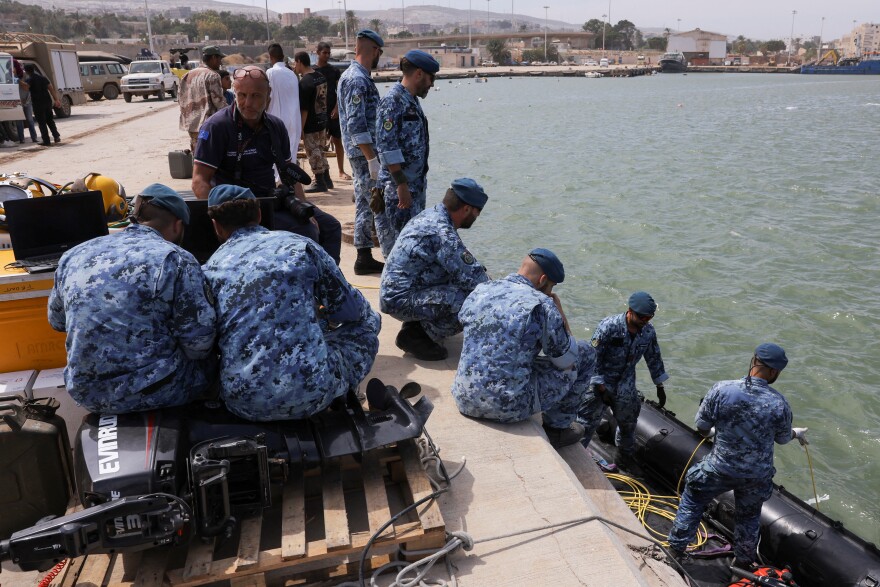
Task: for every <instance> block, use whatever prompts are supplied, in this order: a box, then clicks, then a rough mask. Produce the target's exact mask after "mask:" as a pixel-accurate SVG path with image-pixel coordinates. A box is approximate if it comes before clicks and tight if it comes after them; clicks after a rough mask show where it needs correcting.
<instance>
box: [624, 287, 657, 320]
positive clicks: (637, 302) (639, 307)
mask: <svg viewBox="0 0 880 587" xmlns="http://www.w3.org/2000/svg"><path fill="white" fill-rule="evenodd" d="M629 309H630V310H632V311H633V312H635V313H636V314H642V315H643V316H653V315H654V312H656V311H657V302H655V301H654V298H652V297H651V294H649V293H648V292H646V291H637V292H635V293H634V294H633V295H631V296H629Z"/></svg>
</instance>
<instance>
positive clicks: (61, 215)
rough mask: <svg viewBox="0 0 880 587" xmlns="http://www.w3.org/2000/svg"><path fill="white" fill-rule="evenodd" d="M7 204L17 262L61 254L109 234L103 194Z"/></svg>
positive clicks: (11, 237) (61, 196) (11, 201)
mask: <svg viewBox="0 0 880 587" xmlns="http://www.w3.org/2000/svg"><path fill="white" fill-rule="evenodd" d="M4 205H5V207H6V218H7V220H8V222H9V240H11V241H12V251H13V253H14V254H15V258H16V259H31V258H33V257H42V256H44V255H60V254H62V253H64V252H65V251H67V250H68V249H71V248H73V247H75V246H76V245H78V244H81V243H84V242H86V241H87V240H91V239H93V238H96V237H99V236H106V235H107V234H109V231H108V230H107V219H106V218H105V216H104V198H103V196H102V195H101V192H99V191H90V192H80V193H72V194H63V195H60V196H46V197H42V198H28V199H25V200H9V201H7V202H6V203H5V204H4Z"/></svg>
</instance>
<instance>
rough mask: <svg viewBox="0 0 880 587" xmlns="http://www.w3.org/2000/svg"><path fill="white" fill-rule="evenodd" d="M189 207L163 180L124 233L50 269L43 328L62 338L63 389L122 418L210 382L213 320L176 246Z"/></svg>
mask: <svg viewBox="0 0 880 587" xmlns="http://www.w3.org/2000/svg"><path fill="white" fill-rule="evenodd" d="M188 222H189V210H188V208H187V207H186V204H185V203H184V201H183V199H182V198H181V197H180V195H178V193H177V192H175V191H174V190H172V189H171V188H169V187H166V186H164V185H160V184H153V185H151V186H149V187H147V188H146V189H145V190H144V191H143V192H142V193H141V195H140V196H139V197H138V201H137V202H136V207H135V210H134V222H132V224H131V226H129V227H128V228H126V229H125V230H123V231H122V232H119V233H115V234H111V235H109V236H104V237H100V238H96V239H92V240H90V241H87V242H85V243H83V244H81V245H79V246H77V247H74V248H73V249H71V250H69V251H68V252H67V253H65V254H64V256H63V257H62V258H61V262H60V263H59V264H58V269H57V270H56V271H55V287H54V288H53V289H52V293H51V294H50V296H49V324H51V325H52V328H54V329H55V330H58V331H61V332H67V367H66V368H65V369H64V382H65V385H66V386H67V392H68V393H69V394H70V396H71V397H72V398H73V399H74V401H76V402H77V403H78V404H80V405H82V406H83V407H85V408H86V409H87V410H89V411H92V412H97V413H102V414H123V413H127V412H137V411H141V410H152V409H155V408H162V407H170V406H178V405H183V404H186V403H189V402H190V401H192V400H194V399H196V398H197V397H198V396H199V395H200V394H201V393H202V392H204V391H205V390H206V389H207V388H208V386H209V384H210V383H211V382H212V381H213V379H214V373H213V372H214V368H215V367H216V358H215V357H214V356H213V352H212V351H213V348H214V338H215V333H216V332H215V326H216V324H215V323H216V317H215V314H214V306H213V299H212V298H211V290H210V289H209V288H208V286H207V283H206V281H205V277H204V275H203V274H202V270H201V268H200V267H199V264H198V262H197V261H196V259H195V257H193V256H192V255H191V254H190V253H188V252H187V251H184V250H183V249H181V248H180V247H179V246H177V245H176V244H174V243H178V242H180V241H181V240H182V238H183V231H184V225H185V224H187V223H188Z"/></svg>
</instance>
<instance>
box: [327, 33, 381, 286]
mask: <svg viewBox="0 0 880 587" xmlns="http://www.w3.org/2000/svg"><path fill="white" fill-rule="evenodd" d="M384 45H385V42H384V41H383V40H382V37H380V36H379V35H378V34H377V33H376V32H374V31H371V30H370V29H364V30H362V31H360V32H359V33H358V34H357V41H356V42H355V57H354V60H353V61H352V62H351V65H349V66H348V69H346V70H345V72H344V73H343V74H342V77H340V78H339V94H338V96H337V97H338V102H337V106H338V108H339V126H340V129H341V131H342V144H343V145H344V147H345V155H346V156H347V157H348V160H349V161H350V162H351V174H352V176H353V177H354V208H355V213H354V246H355V248H356V249H357V259H356V260H355V262H354V272H355V275H368V274H371V273H382V268H383V267H385V264H384V263H382V262H380V261H377V260H375V259H373V253H372V248H373V232H374V228H373V211H372V210H370V188H371V187H372V186H373V184H374V182H375V181H376V179H377V178H378V177H379V156H378V155H377V154H376V146H375V143H376V109H377V108H378V107H379V90H377V89H376V84H375V83H374V82H373V78H372V77H370V72H371V71H372V70H374V69H376V67H377V66H378V65H379V57H380V56H381V55H382V47H383V46H384Z"/></svg>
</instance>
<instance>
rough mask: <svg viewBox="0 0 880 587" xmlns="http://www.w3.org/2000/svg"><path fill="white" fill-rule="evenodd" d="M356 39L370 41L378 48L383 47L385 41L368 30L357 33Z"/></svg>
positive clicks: (377, 34) (374, 32)
mask: <svg viewBox="0 0 880 587" xmlns="http://www.w3.org/2000/svg"><path fill="white" fill-rule="evenodd" d="M357 38H358V39H370V40H371V41H373V42H374V43H376V44H377V45H379V46H380V47H384V46H385V41H383V40H382V37H380V36H379V33H377V32H376V31H373V30H370V29H364V30H362V31H358V34H357Z"/></svg>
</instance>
